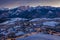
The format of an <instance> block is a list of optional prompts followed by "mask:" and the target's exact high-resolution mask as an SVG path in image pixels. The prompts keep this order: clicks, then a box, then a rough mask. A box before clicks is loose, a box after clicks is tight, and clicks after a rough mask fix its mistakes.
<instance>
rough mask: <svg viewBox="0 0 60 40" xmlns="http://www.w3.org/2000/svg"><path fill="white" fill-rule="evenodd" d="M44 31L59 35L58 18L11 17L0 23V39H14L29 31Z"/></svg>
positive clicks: (59, 25) (26, 34)
mask: <svg viewBox="0 0 60 40" xmlns="http://www.w3.org/2000/svg"><path fill="white" fill-rule="evenodd" d="M39 32H41V33H44V34H51V35H58V36H60V19H56V18H55V19H49V18H47V19H46V18H36V19H32V20H28V19H24V18H11V19H10V20H8V21H5V22H3V23H0V40H9V39H11V40H15V38H17V37H27V36H29V35H30V34H31V33H32V34H34V33H39Z"/></svg>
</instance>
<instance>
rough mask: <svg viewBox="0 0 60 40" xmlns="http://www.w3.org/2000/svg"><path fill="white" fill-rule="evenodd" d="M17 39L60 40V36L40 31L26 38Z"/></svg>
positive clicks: (18, 39)
mask: <svg viewBox="0 0 60 40" xmlns="http://www.w3.org/2000/svg"><path fill="white" fill-rule="evenodd" d="M16 40H60V36H54V35H49V34H41V33H38V34H36V35H32V36H29V37H26V38H17V39H16Z"/></svg>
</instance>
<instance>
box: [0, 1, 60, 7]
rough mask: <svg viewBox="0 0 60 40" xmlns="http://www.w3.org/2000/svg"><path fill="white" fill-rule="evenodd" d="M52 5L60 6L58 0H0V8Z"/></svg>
mask: <svg viewBox="0 0 60 40" xmlns="http://www.w3.org/2000/svg"><path fill="white" fill-rule="evenodd" d="M24 5H25V6H27V5H29V6H38V5H41V6H54V7H60V0H0V8H1V7H7V8H14V7H18V6H24Z"/></svg>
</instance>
